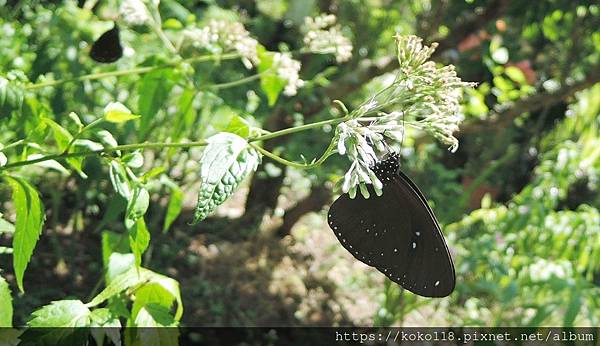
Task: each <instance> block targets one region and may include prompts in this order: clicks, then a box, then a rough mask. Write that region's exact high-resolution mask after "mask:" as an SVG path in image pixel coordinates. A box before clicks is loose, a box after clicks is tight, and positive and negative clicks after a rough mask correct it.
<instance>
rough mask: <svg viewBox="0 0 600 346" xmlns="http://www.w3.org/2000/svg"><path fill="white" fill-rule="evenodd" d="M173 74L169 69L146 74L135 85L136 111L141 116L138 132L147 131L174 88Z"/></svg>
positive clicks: (143, 133)
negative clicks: (136, 93)
mask: <svg viewBox="0 0 600 346" xmlns="http://www.w3.org/2000/svg"><path fill="white" fill-rule="evenodd" d="M174 77H175V74H174V72H173V70H171V69H161V70H156V71H152V72H150V73H146V74H144V75H143V76H142V78H140V80H139V82H138V84H137V90H138V94H139V99H138V111H139V112H140V114H141V117H142V118H141V120H140V132H141V134H142V136H144V135H145V134H146V132H147V131H148V129H149V127H150V124H151V123H152V120H153V119H154V117H155V116H156V113H157V112H158V111H159V110H160V109H161V107H162V105H163V104H164V103H165V101H166V100H167V98H168V97H169V94H170V93H171V89H172V88H173V86H174V82H173V79H174Z"/></svg>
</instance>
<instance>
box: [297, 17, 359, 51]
mask: <svg viewBox="0 0 600 346" xmlns="http://www.w3.org/2000/svg"><path fill="white" fill-rule="evenodd" d="M335 22H336V17H335V16H334V15H332V14H323V15H320V16H318V17H314V18H312V17H306V18H305V19H304V25H303V27H302V31H303V32H304V44H305V45H306V49H307V50H308V51H310V52H313V53H319V54H333V55H335V59H336V61H337V62H338V63H342V62H345V61H348V60H350V58H352V42H350V40H349V39H348V38H347V37H346V36H344V35H343V34H342V32H341V29H340V28H339V26H337V25H335Z"/></svg>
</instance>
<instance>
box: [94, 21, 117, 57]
mask: <svg viewBox="0 0 600 346" xmlns="http://www.w3.org/2000/svg"><path fill="white" fill-rule="evenodd" d="M122 56H123V47H121V40H120V37H119V27H118V26H117V25H115V26H114V27H113V28H112V29H110V30H108V31H107V32H105V33H104V34H102V35H101V36H100V37H99V38H98V39H97V40H96V42H94V44H93V45H92V50H91V51H90V57H91V58H92V59H94V60H95V61H97V62H101V63H111V62H115V61H117V60H119V59H120V58H121V57H122Z"/></svg>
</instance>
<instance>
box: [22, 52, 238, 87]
mask: <svg viewBox="0 0 600 346" xmlns="http://www.w3.org/2000/svg"><path fill="white" fill-rule="evenodd" d="M239 56H240V55H239V54H237V53H228V54H223V55H215V54H210V55H201V56H197V57H193V58H188V59H182V60H180V61H177V62H172V63H168V64H164V65H159V66H145V67H136V68H132V69H128V70H119V71H110V72H99V73H91V74H87V75H83V76H78V77H75V78H66V79H59V80H53V81H48V82H41V83H36V84H30V85H27V86H26V87H25V89H27V90H34V89H40V88H45V87H51V86H57V85H61V84H65V83H74V82H83V81H86V80H96V79H101V78H106V77H120V76H127V75H133V74H144V73H148V72H152V71H156V70H161V69H166V68H173V67H177V66H179V65H180V64H181V63H184V62H187V63H192V62H206V61H212V60H231V59H236V58H239Z"/></svg>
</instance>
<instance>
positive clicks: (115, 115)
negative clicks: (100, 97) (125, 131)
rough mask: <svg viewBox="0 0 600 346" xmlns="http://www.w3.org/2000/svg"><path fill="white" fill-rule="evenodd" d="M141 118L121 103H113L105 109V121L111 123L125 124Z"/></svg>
mask: <svg viewBox="0 0 600 346" xmlns="http://www.w3.org/2000/svg"><path fill="white" fill-rule="evenodd" d="M140 117H141V116H140V115H137V114H132V113H131V111H130V110H129V108H127V107H125V105H123V104H122V103H120V102H111V103H109V104H108V105H106V107H104V119H105V120H106V121H110V122H111V123H117V124H118V123H124V122H126V121H129V120H133V119H138V118H140Z"/></svg>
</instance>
